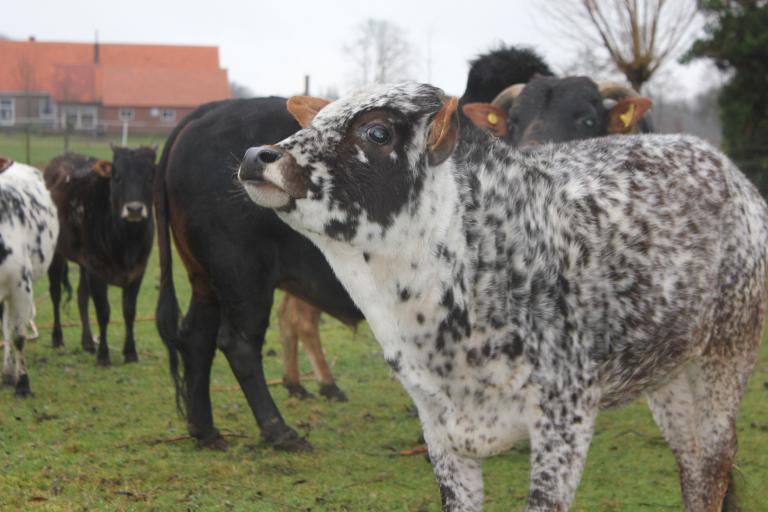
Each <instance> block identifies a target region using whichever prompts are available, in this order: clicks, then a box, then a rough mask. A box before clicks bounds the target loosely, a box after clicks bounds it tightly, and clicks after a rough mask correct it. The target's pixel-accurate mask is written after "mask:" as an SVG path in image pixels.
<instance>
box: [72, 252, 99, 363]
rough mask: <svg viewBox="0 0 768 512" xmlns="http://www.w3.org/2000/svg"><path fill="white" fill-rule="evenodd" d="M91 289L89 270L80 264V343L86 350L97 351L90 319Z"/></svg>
mask: <svg viewBox="0 0 768 512" xmlns="http://www.w3.org/2000/svg"><path fill="white" fill-rule="evenodd" d="M90 295H91V290H90V286H89V285H88V271H87V270H85V267H83V266H82V265H80V282H79V283H78V285H77V310H78V312H79V313H80V333H81V334H80V344H81V345H82V346H83V350H85V351H86V352H95V351H96V345H95V344H94V343H93V334H91V322H90V320H89V319H88V301H89V300H90Z"/></svg>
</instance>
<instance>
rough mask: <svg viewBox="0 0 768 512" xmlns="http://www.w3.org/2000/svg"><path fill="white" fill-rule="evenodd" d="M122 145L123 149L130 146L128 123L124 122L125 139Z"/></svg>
mask: <svg viewBox="0 0 768 512" xmlns="http://www.w3.org/2000/svg"><path fill="white" fill-rule="evenodd" d="M121 145H122V146H123V147H126V146H128V121H123V139H122V142H121Z"/></svg>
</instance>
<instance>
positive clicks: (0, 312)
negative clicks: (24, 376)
mask: <svg viewBox="0 0 768 512" xmlns="http://www.w3.org/2000/svg"><path fill="white" fill-rule="evenodd" d="M0 325H1V326H2V328H3V385H5V386H13V385H14V384H15V383H16V379H15V378H14V376H13V350H12V349H11V339H10V334H11V333H10V330H9V329H10V328H9V326H8V316H7V315H6V314H5V309H4V304H0Z"/></svg>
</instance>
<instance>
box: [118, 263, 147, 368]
mask: <svg viewBox="0 0 768 512" xmlns="http://www.w3.org/2000/svg"><path fill="white" fill-rule="evenodd" d="M143 277H144V276H143V275H141V276H139V278H138V279H136V280H135V281H133V282H131V283H129V284H128V285H127V286H125V287H123V320H124V321H125V344H124V345H123V358H124V360H125V362H126V363H136V362H138V360H139V356H138V354H137V353H136V340H135V339H134V338H133V322H134V320H135V319H136V297H137V296H138V294H139V289H140V288H141V280H142V278H143Z"/></svg>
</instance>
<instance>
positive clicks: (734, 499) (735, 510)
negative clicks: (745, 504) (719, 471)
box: [720, 467, 741, 512]
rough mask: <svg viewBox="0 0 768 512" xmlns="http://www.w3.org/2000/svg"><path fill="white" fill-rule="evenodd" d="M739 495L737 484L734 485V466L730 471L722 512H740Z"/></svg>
mask: <svg viewBox="0 0 768 512" xmlns="http://www.w3.org/2000/svg"><path fill="white" fill-rule="evenodd" d="M740 510H741V507H739V501H738V496H737V494H736V486H735V485H734V478H733V467H731V469H730V471H729V472H728V490H727V491H726V492H725V498H723V505H722V507H721V508H720V511H721V512H739V511H740Z"/></svg>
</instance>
